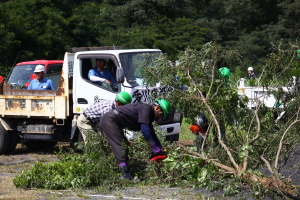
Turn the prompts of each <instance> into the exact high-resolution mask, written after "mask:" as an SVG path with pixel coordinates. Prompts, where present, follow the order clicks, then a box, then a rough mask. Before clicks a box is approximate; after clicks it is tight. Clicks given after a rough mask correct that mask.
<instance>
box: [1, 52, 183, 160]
mask: <svg viewBox="0 0 300 200" xmlns="http://www.w3.org/2000/svg"><path fill="white" fill-rule="evenodd" d="M107 49H108V50H107ZM160 53H161V51H160V50H159V49H129V50H125V49H124V50H123V49H121V48H118V47H117V48H116V47H114V48H113V49H111V48H109V47H108V48H106V47H104V48H103V47H98V48H97V47H94V48H89V47H83V48H73V49H71V50H70V51H69V52H66V53H65V56H64V61H63V66H62V70H61V71H60V72H58V73H49V74H47V75H46V77H47V78H49V79H51V80H52V81H53V82H54V85H57V87H56V88H57V89H56V90H27V89H26V87H15V86H14V84H13V83H11V81H10V76H9V77H8V79H7V80H6V81H2V82H1V84H0V115H1V116H0V154H10V153H12V152H13V151H14V149H15V148H16V145H17V143H23V144H24V145H25V146H26V147H28V148H29V149H35V150H36V149H43V148H51V147H53V146H55V145H56V144H57V142H68V141H70V142H71V143H72V142H74V141H77V136H76V132H77V131H78V129H77V128H76V120H77V117H78V116H79V115H80V113H82V111H83V110H84V109H86V108H87V107H88V106H90V105H91V104H93V103H95V102H97V101H100V100H103V99H115V96H116V94H117V93H118V92H121V91H127V92H129V93H130V94H131V95H132V97H133V102H136V101H141V102H145V103H146V102H148V101H149V97H150V96H151V95H153V94H156V93H166V92H168V88H166V87H163V86H159V85H157V86H156V87H152V88H146V87H145V86H144V85H143V78H142V77H141V76H140V74H141V70H143V67H146V66H147V65H149V64H150V63H151V61H152V59H153V58H155V57H156V56H158V55H159V54H160ZM99 58H101V59H105V60H106V61H107V65H106V67H107V69H108V70H109V71H110V72H111V73H112V75H113V76H114V77H115V79H116V81H117V83H118V84H116V85H114V86H112V87H111V86H110V85H108V84H105V83H102V84H99V83H97V82H92V81H90V80H89V78H88V72H89V70H90V69H92V68H93V67H95V59H99ZM34 67H35V66H34V65H24V68H25V70H26V72H27V73H28V72H30V73H28V74H34V73H33V71H34ZM24 68H23V70H24ZM56 68H57V67H56ZM17 69H19V70H20V69H21V67H18V68H17V67H15V68H13V69H12V73H10V74H18V72H14V70H17ZM20 88H22V89H20ZM182 118H183V116H182V113H181V112H179V111H177V110H175V109H174V110H173V111H172V112H171V113H169V114H168V115H167V117H166V118H165V119H164V120H163V121H160V122H158V123H159V125H160V127H161V129H162V130H163V131H164V132H165V134H166V139H167V140H170V141H176V140H178V138H179V133H180V125H181V122H182Z"/></svg>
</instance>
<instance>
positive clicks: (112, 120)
mask: <svg viewBox="0 0 300 200" xmlns="http://www.w3.org/2000/svg"><path fill="white" fill-rule="evenodd" d="M121 123H122V122H121V121H120V120H119V117H118V116H117V115H116V114H115V113H114V112H107V113H105V114H104V115H103V116H102V117H101V121H100V126H101V129H102V131H103V132H104V134H105V136H106V138H107V140H108V142H109V144H110V146H111V148H112V151H113V153H114V155H115V158H116V161H117V163H118V164H120V163H123V162H127V161H128V149H127V144H126V142H127V139H126V137H125V135H124V132H123V128H122V124H121ZM124 145H125V146H124ZM123 147H125V148H123Z"/></svg>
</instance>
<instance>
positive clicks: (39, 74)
mask: <svg viewBox="0 0 300 200" xmlns="http://www.w3.org/2000/svg"><path fill="white" fill-rule="evenodd" d="M33 72H34V73H35V75H36V78H35V79H33V80H32V81H31V82H30V84H29V86H28V88H27V89H28V90H54V85H53V82H52V81H51V80H50V79H47V78H45V69H44V66H43V65H37V66H36V67H35V70H34V71H33Z"/></svg>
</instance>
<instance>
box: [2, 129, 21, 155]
mask: <svg viewBox="0 0 300 200" xmlns="http://www.w3.org/2000/svg"><path fill="white" fill-rule="evenodd" d="M9 136H10V143H9V145H8V148H7V150H6V152H5V154H11V153H12V152H14V150H15V149H16V146H17V144H18V141H19V139H20V137H19V135H18V132H17V131H11V132H10V133H9Z"/></svg>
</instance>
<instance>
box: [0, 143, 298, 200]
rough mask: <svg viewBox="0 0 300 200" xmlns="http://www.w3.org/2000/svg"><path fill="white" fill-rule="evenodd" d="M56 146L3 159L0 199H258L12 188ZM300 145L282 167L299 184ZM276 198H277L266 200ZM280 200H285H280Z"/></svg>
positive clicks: (188, 192)
mask: <svg viewBox="0 0 300 200" xmlns="http://www.w3.org/2000/svg"><path fill="white" fill-rule="evenodd" d="M58 146H62V147H63V148H67V146H68V145H67V144H64V143H61V144H59V145H58ZM58 146H56V147H55V148H53V149H52V150H50V151H30V150H28V149H27V148H26V147H22V146H21V145H18V146H17V149H16V150H15V152H14V153H13V154H12V155H2V156H0V199H135V200H145V199H174V200H175V199H191V200H192V199H214V200H216V199H227V200H233V199H235V200H237V199H247V200H248V199H250V200H251V199H253V200H254V199H255V198H253V197H252V195H251V194H252V193H251V192H250V191H249V189H248V188H239V190H240V191H241V192H240V194H237V195H235V196H232V197H226V198H225V197H222V194H223V191H214V192H210V191H208V190H206V189H205V188H201V189H193V188H161V187H152V188H148V187H145V188H143V187H140V186H139V188H127V189H125V190H118V191H112V192H111V193H110V194H99V193H96V192H95V191H92V190H80V191H73V190H63V191H58V190H53V191H52V190H41V189H30V190H24V189H17V188H16V187H15V186H14V185H13V179H14V177H15V176H16V175H18V174H19V173H20V172H21V171H22V170H25V169H30V168H31V166H32V165H33V163H34V162H37V161H39V162H44V163H47V162H51V161H57V160H58V158H57V157H56V155H55V153H54V152H55V151H58V150H59V147H58ZM299 163H300V146H299V147H297V148H296V149H295V151H294V152H293V153H291V154H290V155H289V156H288V157H287V159H286V160H285V161H284V162H283V163H282V164H281V167H282V169H281V171H280V172H281V173H282V174H283V175H284V176H285V177H287V178H291V179H292V180H293V181H294V182H295V183H297V184H298V185H300V169H299ZM263 199H274V198H267V197H265V198H263ZM278 199H282V198H280V197H278Z"/></svg>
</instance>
